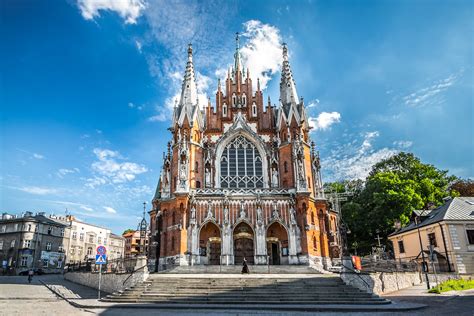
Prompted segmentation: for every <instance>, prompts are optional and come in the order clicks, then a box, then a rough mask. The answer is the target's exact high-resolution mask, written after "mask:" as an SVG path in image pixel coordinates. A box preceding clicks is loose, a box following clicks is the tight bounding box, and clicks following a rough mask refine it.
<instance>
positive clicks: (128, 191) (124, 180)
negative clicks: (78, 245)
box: [0, 0, 474, 233]
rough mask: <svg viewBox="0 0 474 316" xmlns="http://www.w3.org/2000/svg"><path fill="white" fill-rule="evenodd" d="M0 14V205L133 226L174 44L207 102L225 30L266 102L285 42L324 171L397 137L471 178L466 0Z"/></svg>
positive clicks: (153, 175)
mask: <svg viewBox="0 0 474 316" xmlns="http://www.w3.org/2000/svg"><path fill="white" fill-rule="evenodd" d="M0 15H1V18H0V40H1V47H2V49H0V109H1V110H0V211H1V212H7V213H13V214H21V213H22V212H24V211H33V212H41V211H43V212H46V213H47V214H57V215H63V214H65V212H66V210H67V212H69V213H70V214H73V215H75V216H76V217H77V218H79V219H82V220H85V221H88V222H91V223H93V224H97V225H102V226H106V227H109V228H111V229H112V230H113V231H114V232H115V233H122V231H123V230H125V229H127V228H136V227H137V225H138V222H139V220H140V218H141V214H142V212H143V202H144V201H146V202H147V203H148V204H147V210H149V209H150V207H151V199H152V197H153V194H154V191H155V187H156V184H157V180H158V177H159V174H160V168H161V164H162V155H163V152H164V151H165V150H166V143H167V141H168V140H169V139H170V133H169V131H168V130H167V128H168V127H169V126H170V123H171V121H170V119H171V110H172V107H173V104H174V102H175V99H176V96H177V95H178V94H179V89H180V84H181V80H182V77H183V74H184V69H185V65H186V57H187V53H186V50H187V44H188V43H192V44H193V52H194V66H195V69H196V71H197V83H198V89H199V95H200V100H202V101H201V104H204V103H205V100H206V99H207V97H210V98H211V101H212V104H215V91H216V89H217V80H218V78H224V77H225V74H226V69H228V67H229V66H230V65H231V64H232V62H233V53H234V49H235V48H234V47H235V33H236V32H239V33H240V34H241V46H242V50H241V52H242V55H243V61H244V67H248V68H249V69H250V74H251V77H252V78H253V79H256V78H260V80H261V83H262V88H264V97H265V98H266V97H267V96H270V97H271V100H272V103H273V104H275V103H277V102H278V93H279V92H278V89H279V80H280V66H281V61H282V57H281V44H282V43H284V42H285V43H287V44H288V50H289V55H290V56H289V57H290V63H291V67H292V71H293V75H294V78H295V81H296V87H297V91H298V94H299V95H300V96H302V97H303V98H304V101H305V104H306V108H307V111H308V113H309V116H310V119H309V121H310V124H311V126H312V127H313V129H312V132H311V137H312V139H313V140H314V141H315V143H316V145H317V148H318V150H319V151H320V155H321V159H322V174H323V179H324V181H335V180H343V179H359V178H360V179H363V178H365V176H366V175H367V173H368V172H369V170H370V168H371V166H372V165H373V164H374V163H376V162H378V161H380V160H381V159H384V158H388V157H390V156H392V155H394V154H396V153H397V152H399V151H409V152H413V153H414V154H415V155H416V156H418V157H419V158H420V159H421V160H422V161H423V162H425V163H430V164H433V165H435V166H436V167H438V168H440V169H443V170H449V173H450V174H453V175H456V176H458V177H462V178H471V179H472V178H474V163H473V161H474V141H473V135H474V127H473V126H474V114H473V108H474V100H473V99H474V98H473V91H474V71H473V65H474V64H473V58H474V57H473V56H474V47H473V46H474V44H473V43H474V41H473V40H472V35H473V34H474V9H473V4H472V2H471V1H467V0H466V1H456V0H454V1H418V0H415V1H393V0H391V1H383V0H381V1H314V0H313V1H203V2H201V1H192V0H189V1H180V0H176V1H161V0H50V1H48V2H47V3H46V2H43V1H36V0H5V1H2V2H1V4H0ZM254 82H256V80H254Z"/></svg>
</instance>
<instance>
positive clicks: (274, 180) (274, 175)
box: [272, 168, 278, 188]
mask: <svg viewBox="0 0 474 316" xmlns="http://www.w3.org/2000/svg"><path fill="white" fill-rule="evenodd" d="M272 187H274V188H276V187H278V171H277V170H276V168H273V169H272Z"/></svg>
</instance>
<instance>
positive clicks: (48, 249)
mask: <svg viewBox="0 0 474 316" xmlns="http://www.w3.org/2000/svg"><path fill="white" fill-rule="evenodd" d="M46 251H51V243H50V242H48V243H46Z"/></svg>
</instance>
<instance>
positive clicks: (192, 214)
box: [191, 206, 196, 219]
mask: <svg viewBox="0 0 474 316" xmlns="http://www.w3.org/2000/svg"><path fill="white" fill-rule="evenodd" d="M191 219H196V208H195V207H194V206H193V207H192V208H191Z"/></svg>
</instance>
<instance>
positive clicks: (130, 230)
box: [122, 228, 135, 235]
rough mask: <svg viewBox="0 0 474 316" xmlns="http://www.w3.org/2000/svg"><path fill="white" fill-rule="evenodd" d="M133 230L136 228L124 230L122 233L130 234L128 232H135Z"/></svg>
mask: <svg viewBox="0 0 474 316" xmlns="http://www.w3.org/2000/svg"><path fill="white" fill-rule="evenodd" d="M133 232H135V229H131V228H129V229H126V230H124V231H123V233H122V235H125V234H128V233H133Z"/></svg>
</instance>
